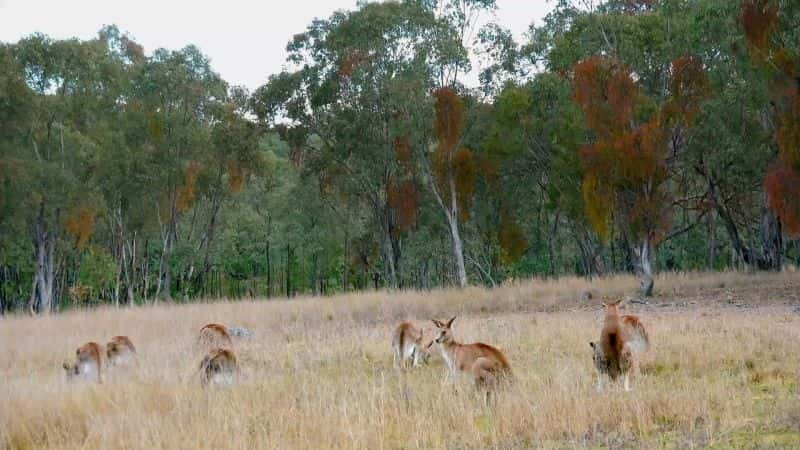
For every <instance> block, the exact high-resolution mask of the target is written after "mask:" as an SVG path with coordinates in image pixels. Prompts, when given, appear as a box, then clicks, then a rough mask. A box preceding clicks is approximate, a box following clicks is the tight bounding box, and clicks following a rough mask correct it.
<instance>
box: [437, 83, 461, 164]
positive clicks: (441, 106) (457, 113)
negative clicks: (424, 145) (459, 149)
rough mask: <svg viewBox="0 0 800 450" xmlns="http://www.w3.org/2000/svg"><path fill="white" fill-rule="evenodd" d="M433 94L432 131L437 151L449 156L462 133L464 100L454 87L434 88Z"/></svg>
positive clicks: (446, 156)
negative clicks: (437, 146)
mask: <svg viewBox="0 0 800 450" xmlns="http://www.w3.org/2000/svg"><path fill="white" fill-rule="evenodd" d="M433 96H434V97H435V98H436V104H435V108H436V121H435V122H434V124H433V131H434V133H436V138H437V139H438V141H439V148H438V149H437V151H438V152H439V153H441V154H442V156H443V157H445V158H449V156H450V153H451V152H454V151H455V150H456V146H457V145H458V141H459V140H460V139H461V135H462V133H464V102H463V100H461V97H460V96H459V95H458V93H457V92H456V91H455V89H452V88H449V87H444V88H441V89H438V90H436V91H435V92H434V94H433Z"/></svg>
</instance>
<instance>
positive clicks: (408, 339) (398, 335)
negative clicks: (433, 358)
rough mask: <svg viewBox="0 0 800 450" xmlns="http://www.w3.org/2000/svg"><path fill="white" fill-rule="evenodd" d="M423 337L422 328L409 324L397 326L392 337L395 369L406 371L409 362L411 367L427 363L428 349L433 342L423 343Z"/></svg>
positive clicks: (404, 323)
mask: <svg viewBox="0 0 800 450" xmlns="http://www.w3.org/2000/svg"><path fill="white" fill-rule="evenodd" d="M424 336H425V329H424V328H417V327H415V326H414V325H413V324H411V323H409V322H403V323H401V324H400V325H398V326H397V328H396V329H395V330H394V335H393V336H392V350H393V351H394V365H395V367H397V368H400V369H406V368H408V364H409V362H410V363H411V366H412V367H417V366H419V365H420V363H427V362H428V359H429V358H430V350H429V347H430V344H431V343H432V342H433V341H432V340H431V341H429V342H423V339H424Z"/></svg>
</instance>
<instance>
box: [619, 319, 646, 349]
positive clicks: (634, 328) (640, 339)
mask: <svg viewBox="0 0 800 450" xmlns="http://www.w3.org/2000/svg"><path fill="white" fill-rule="evenodd" d="M622 325H623V326H624V327H625V329H626V331H627V335H628V337H629V339H628V345H629V346H630V347H631V349H632V350H633V351H635V352H638V353H643V352H646V351H647V350H648V349H649V348H650V337H649V336H648V335H647V330H646V329H645V327H644V324H642V322H641V321H640V320H639V318H638V317H636V316H634V315H627V316H622Z"/></svg>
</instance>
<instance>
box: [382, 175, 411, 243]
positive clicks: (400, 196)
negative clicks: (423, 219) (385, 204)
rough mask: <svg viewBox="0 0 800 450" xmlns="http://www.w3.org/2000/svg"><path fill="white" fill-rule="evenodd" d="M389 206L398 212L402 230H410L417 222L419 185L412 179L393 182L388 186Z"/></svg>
mask: <svg viewBox="0 0 800 450" xmlns="http://www.w3.org/2000/svg"><path fill="white" fill-rule="evenodd" d="M387 194H388V201H389V206H391V207H392V209H393V210H394V211H395V212H396V213H397V224H398V228H399V229H400V231H408V230H410V229H412V228H414V226H415V225H416V224H417V212H418V210H419V196H418V194H417V186H416V184H414V181H412V180H406V181H403V182H400V183H392V184H390V185H389V187H388V193H387Z"/></svg>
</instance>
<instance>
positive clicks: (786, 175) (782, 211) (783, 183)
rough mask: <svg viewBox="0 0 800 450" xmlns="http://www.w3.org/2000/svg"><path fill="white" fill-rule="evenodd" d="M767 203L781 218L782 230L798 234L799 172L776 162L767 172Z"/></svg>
mask: <svg viewBox="0 0 800 450" xmlns="http://www.w3.org/2000/svg"><path fill="white" fill-rule="evenodd" d="M765 184H766V189H767V194H768V197H769V205H770V207H772V209H773V211H775V214H777V215H778V217H779V218H780V219H781V223H782V224H783V228H784V231H786V233H787V234H790V235H793V236H800V195H798V193H800V174H798V171H797V170H794V169H793V168H792V167H788V166H787V165H786V164H785V163H778V164H776V165H775V166H774V167H773V168H772V169H771V170H770V171H769V173H768V174H767V179H766V182H765Z"/></svg>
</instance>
